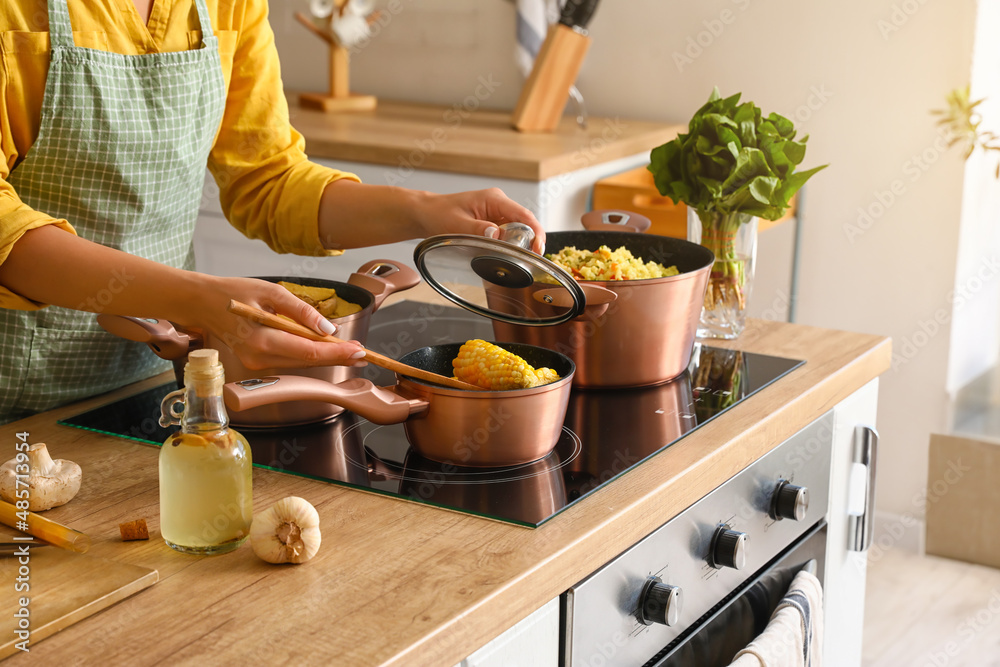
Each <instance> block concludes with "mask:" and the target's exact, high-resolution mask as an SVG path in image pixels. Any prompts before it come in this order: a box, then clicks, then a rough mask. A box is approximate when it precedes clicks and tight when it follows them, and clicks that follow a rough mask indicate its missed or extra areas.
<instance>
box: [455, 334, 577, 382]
mask: <svg viewBox="0 0 1000 667" xmlns="http://www.w3.org/2000/svg"><path fill="white" fill-rule="evenodd" d="M452 368H454V370H455V377H457V378H458V379H459V380H462V381H464V382H468V383H469V384H474V385H476V386H477V387H482V388H483V389H493V390H496V389H527V388H529V387H537V386H538V385H541V384H548V383H549V382H555V381H556V380H558V379H559V374H558V373H556V372H555V371H554V370H552V369H551V368H539V369H537V370H536V369H535V368H532V366H531V364H529V363H528V362H527V361H525V360H524V359H522V358H521V357H519V356H517V355H516V354H514V353H513V352H508V351H507V350H505V349H503V348H502V347H499V346H497V345H494V344H493V343H488V342H486V341H485V340H479V339H475V340H470V341H467V342H466V343H464V344H463V345H462V347H460V348H459V350H458V356H457V357H455V359H454V361H452Z"/></svg>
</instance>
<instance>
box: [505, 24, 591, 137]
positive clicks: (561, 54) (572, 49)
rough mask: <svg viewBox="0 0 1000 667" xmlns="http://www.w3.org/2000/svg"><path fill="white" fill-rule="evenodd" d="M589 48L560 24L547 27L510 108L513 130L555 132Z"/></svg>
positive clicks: (584, 40)
mask: <svg viewBox="0 0 1000 667" xmlns="http://www.w3.org/2000/svg"><path fill="white" fill-rule="evenodd" d="M589 48H590V38H589V37H587V36H586V35H583V34H581V33H579V32H576V31H575V30H573V29H572V28H568V27H566V26H564V25H562V24H560V23H557V24H555V25H553V26H552V27H551V28H549V32H548V34H547V35H546V37H545V43H543V44H542V48H541V49H539V51H538V56H537V57H536V58H535V64H534V66H533V67H532V68H531V74H529V75H528V80H527V81H525V82H524V87H523V88H522V89H521V97H520V98H519V99H518V101H517V106H516V107H515V108H514V116H513V119H512V122H513V125H514V127H515V128H517V129H518V130H520V131H521V132H551V131H552V130H554V129H556V127H557V126H558V125H559V119H560V118H562V114H563V110H564V109H565V108H566V102H567V100H568V98H569V89H570V88H572V86H573V82H574V81H576V76H577V74H579V73H580V66H581V65H582V64H583V58H584V56H585V55H587V49H589Z"/></svg>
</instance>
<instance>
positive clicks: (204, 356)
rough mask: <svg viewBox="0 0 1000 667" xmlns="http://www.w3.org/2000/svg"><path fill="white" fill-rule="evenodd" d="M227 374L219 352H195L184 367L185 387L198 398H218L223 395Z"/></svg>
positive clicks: (209, 350)
mask: <svg viewBox="0 0 1000 667" xmlns="http://www.w3.org/2000/svg"><path fill="white" fill-rule="evenodd" d="M224 382H225V374H224V372H223V368H222V364H221V363H219V351H218V350H213V349H209V348H206V349H201V350H194V351H193V352H191V353H190V354H188V359H187V364H185V366H184V386H185V387H187V388H188V389H190V390H193V391H194V392H195V394H196V395H197V396H201V397H205V396H218V395H220V394H221V393H222V384H223V383H224Z"/></svg>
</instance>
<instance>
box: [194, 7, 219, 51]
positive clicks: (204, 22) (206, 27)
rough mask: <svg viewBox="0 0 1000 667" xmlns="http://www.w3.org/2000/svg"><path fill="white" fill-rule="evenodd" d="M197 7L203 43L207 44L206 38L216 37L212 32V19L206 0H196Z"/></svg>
mask: <svg viewBox="0 0 1000 667" xmlns="http://www.w3.org/2000/svg"><path fill="white" fill-rule="evenodd" d="M194 6H195V9H196V10H197V11H198V24H199V26H200V27H201V44H202V46H205V42H206V40H208V39H210V38H211V37H214V36H215V35H214V33H213V32H212V19H211V17H210V16H209V15H208V6H207V5H206V4H205V0H194Z"/></svg>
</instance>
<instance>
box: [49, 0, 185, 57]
mask: <svg viewBox="0 0 1000 667" xmlns="http://www.w3.org/2000/svg"><path fill="white" fill-rule="evenodd" d="M201 1H202V2H203V1H204V0H201ZM49 46H50V47H54V46H73V26H72V24H71V23H70V21H69V5H68V0H49Z"/></svg>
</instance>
